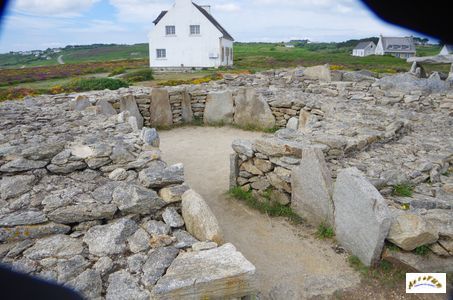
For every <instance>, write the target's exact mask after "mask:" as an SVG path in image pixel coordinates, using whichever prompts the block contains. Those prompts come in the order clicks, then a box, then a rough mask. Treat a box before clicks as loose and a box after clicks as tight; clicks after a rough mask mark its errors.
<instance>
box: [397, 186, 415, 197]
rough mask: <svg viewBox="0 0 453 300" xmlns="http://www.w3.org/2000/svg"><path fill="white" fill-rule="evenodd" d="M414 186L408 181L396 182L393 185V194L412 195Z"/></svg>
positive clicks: (399, 195) (400, 195)
mask: <svg viewBox="0 0 453 300" xmlns="http://www.w3.org/2000/svg"><path fill="white" fill-rule="evenodd" d="M413 192H414V187H413V186H412V185H410V184H408V183H402V184H397V185H395V186H394V187H393V195H394V196H398V197H412V194H413Z"/></svg>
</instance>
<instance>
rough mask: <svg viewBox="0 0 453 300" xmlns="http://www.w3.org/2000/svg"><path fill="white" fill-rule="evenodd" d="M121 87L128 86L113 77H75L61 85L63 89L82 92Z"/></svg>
mask: <svg viewBox="0 0 453 300" xmlns="http://www.w3.org/2000/svg"><path fill="white" fill-rule="evenodd" d="M122 87H129V84H127V83H126V82H124V81H122V80H119V79H113V78H77V79H74V80H72V81H71V82H69V83H68V84H67V85H66V86H64V87H63V90H65V91H74V92H84V91H96V90H105V89H109V90H117V89H119V88H122Z"/></svg>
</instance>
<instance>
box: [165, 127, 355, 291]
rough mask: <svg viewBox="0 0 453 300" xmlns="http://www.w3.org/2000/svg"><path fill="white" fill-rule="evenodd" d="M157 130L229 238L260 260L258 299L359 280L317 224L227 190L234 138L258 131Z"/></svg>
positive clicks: (347, 285) (255, 261)
mask: <svg viewBox="0 0 453 300" xmlns="http://www.w3.org/2000/svg"><path fill="white" fill-rule="evenodd" d="M159 134H160V137H161V150H162V152H163V158H164V160H165V161H167V162H168V163H170V164H172V163H177V162H182V163H183V164H184V168H185V176H186V182H187V183H188V184H189V185H190V186H191V187H192V188H193V189H195V190H196V191H198V192H199V193H200V194H201V195H202V196H203V197H204V199H205V200H206V201H207V202H208V204H209V205H210V207H211V209H212V210H213V211H214V213H215V215H216V217H217V219H218V220H219V222H220V225H221V227H222V229H223V230H224V233H225V240H226V241H228V242H232V243H233V244H234V245H235V246H236V247H237V249H238V250H239V251H241V252H242V253H243V254H244V256H245V257H247V259H249V260H250V261H251V262H252V263H253V264H254V265H255V266H256V270H257V275H258V287H259V291H260V299H303V298H309V297H312V296H316V295H331V294H333V293H334V292H335V291H336V290H340V289H346V288H350V287H355V286H357V285H358V284H359V281H360V278H359V275H358V274H357V273H356V272H354V271H353V270H352V269H351V268H350V267H349V265H348V262H347V256H346V255H345V254H337V253H335V251H334V250H333V247H334V244H333V243H332V242H330V241H322V240H318V239H316V238H314V237H313V235H312V234H310V233H311V232H312V231H313V230H314V229H309V228H305V227H303V226H302V225H299V226H294V225H291V224H288V223H287V222H286V221H285V220H283V219H279V218H269V217H267V216H266V215H263V214H260V213H259V212H257V211H255V210H252V209H250V208H248V207H246V206H244V205H243V204H242V203H240V202H238V201H236V200H232V199H229V198H228V197H227V196H226V195H225V192H226V191H227V190H228V182H229V154H230V153H232V149H231V143H232V141H233V140H234V139H237V138H239V139H254V138H257V137H259V136H260V135H261V134H260V133H255V132H246V131H241V130H237V129H232V128H228V127H224V128H213V127H184V128H177V129H173V130H171V131H161V132H159Z"/></svg>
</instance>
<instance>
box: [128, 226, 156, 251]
mask: <svg viewBox="0 0 453 300" xmlns="http://www.w3.org/2000/svg"><path fill="white" fill-rule="evenodd" d="M150 239H151V237H150V235H149V234H148V233H147V232H146V231H145V230H144V229H141V228H139V229H138V230H137V231H136V232H135V233H134V234H133V235H131V236H130V237H129V238H128V239H127V242H128V244H129V249H130V250H131V252H133V253H138V252H142V251H147V250H148V249H149V248H150Z"/></svg>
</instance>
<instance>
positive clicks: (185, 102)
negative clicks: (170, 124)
mask: <svg viewBox="0 0 453 300" xmlns="http://www.w3.org/2000/svg"><path fill="white" fill-rule="evenodd" d="M181 116H182V120H183V121H184V122H186V123H190V122H192V119H193V112H192V103H191V99H190V94H189V93H188V92H187V91H184V93H183V96H182V101H181Z"/></svg>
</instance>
